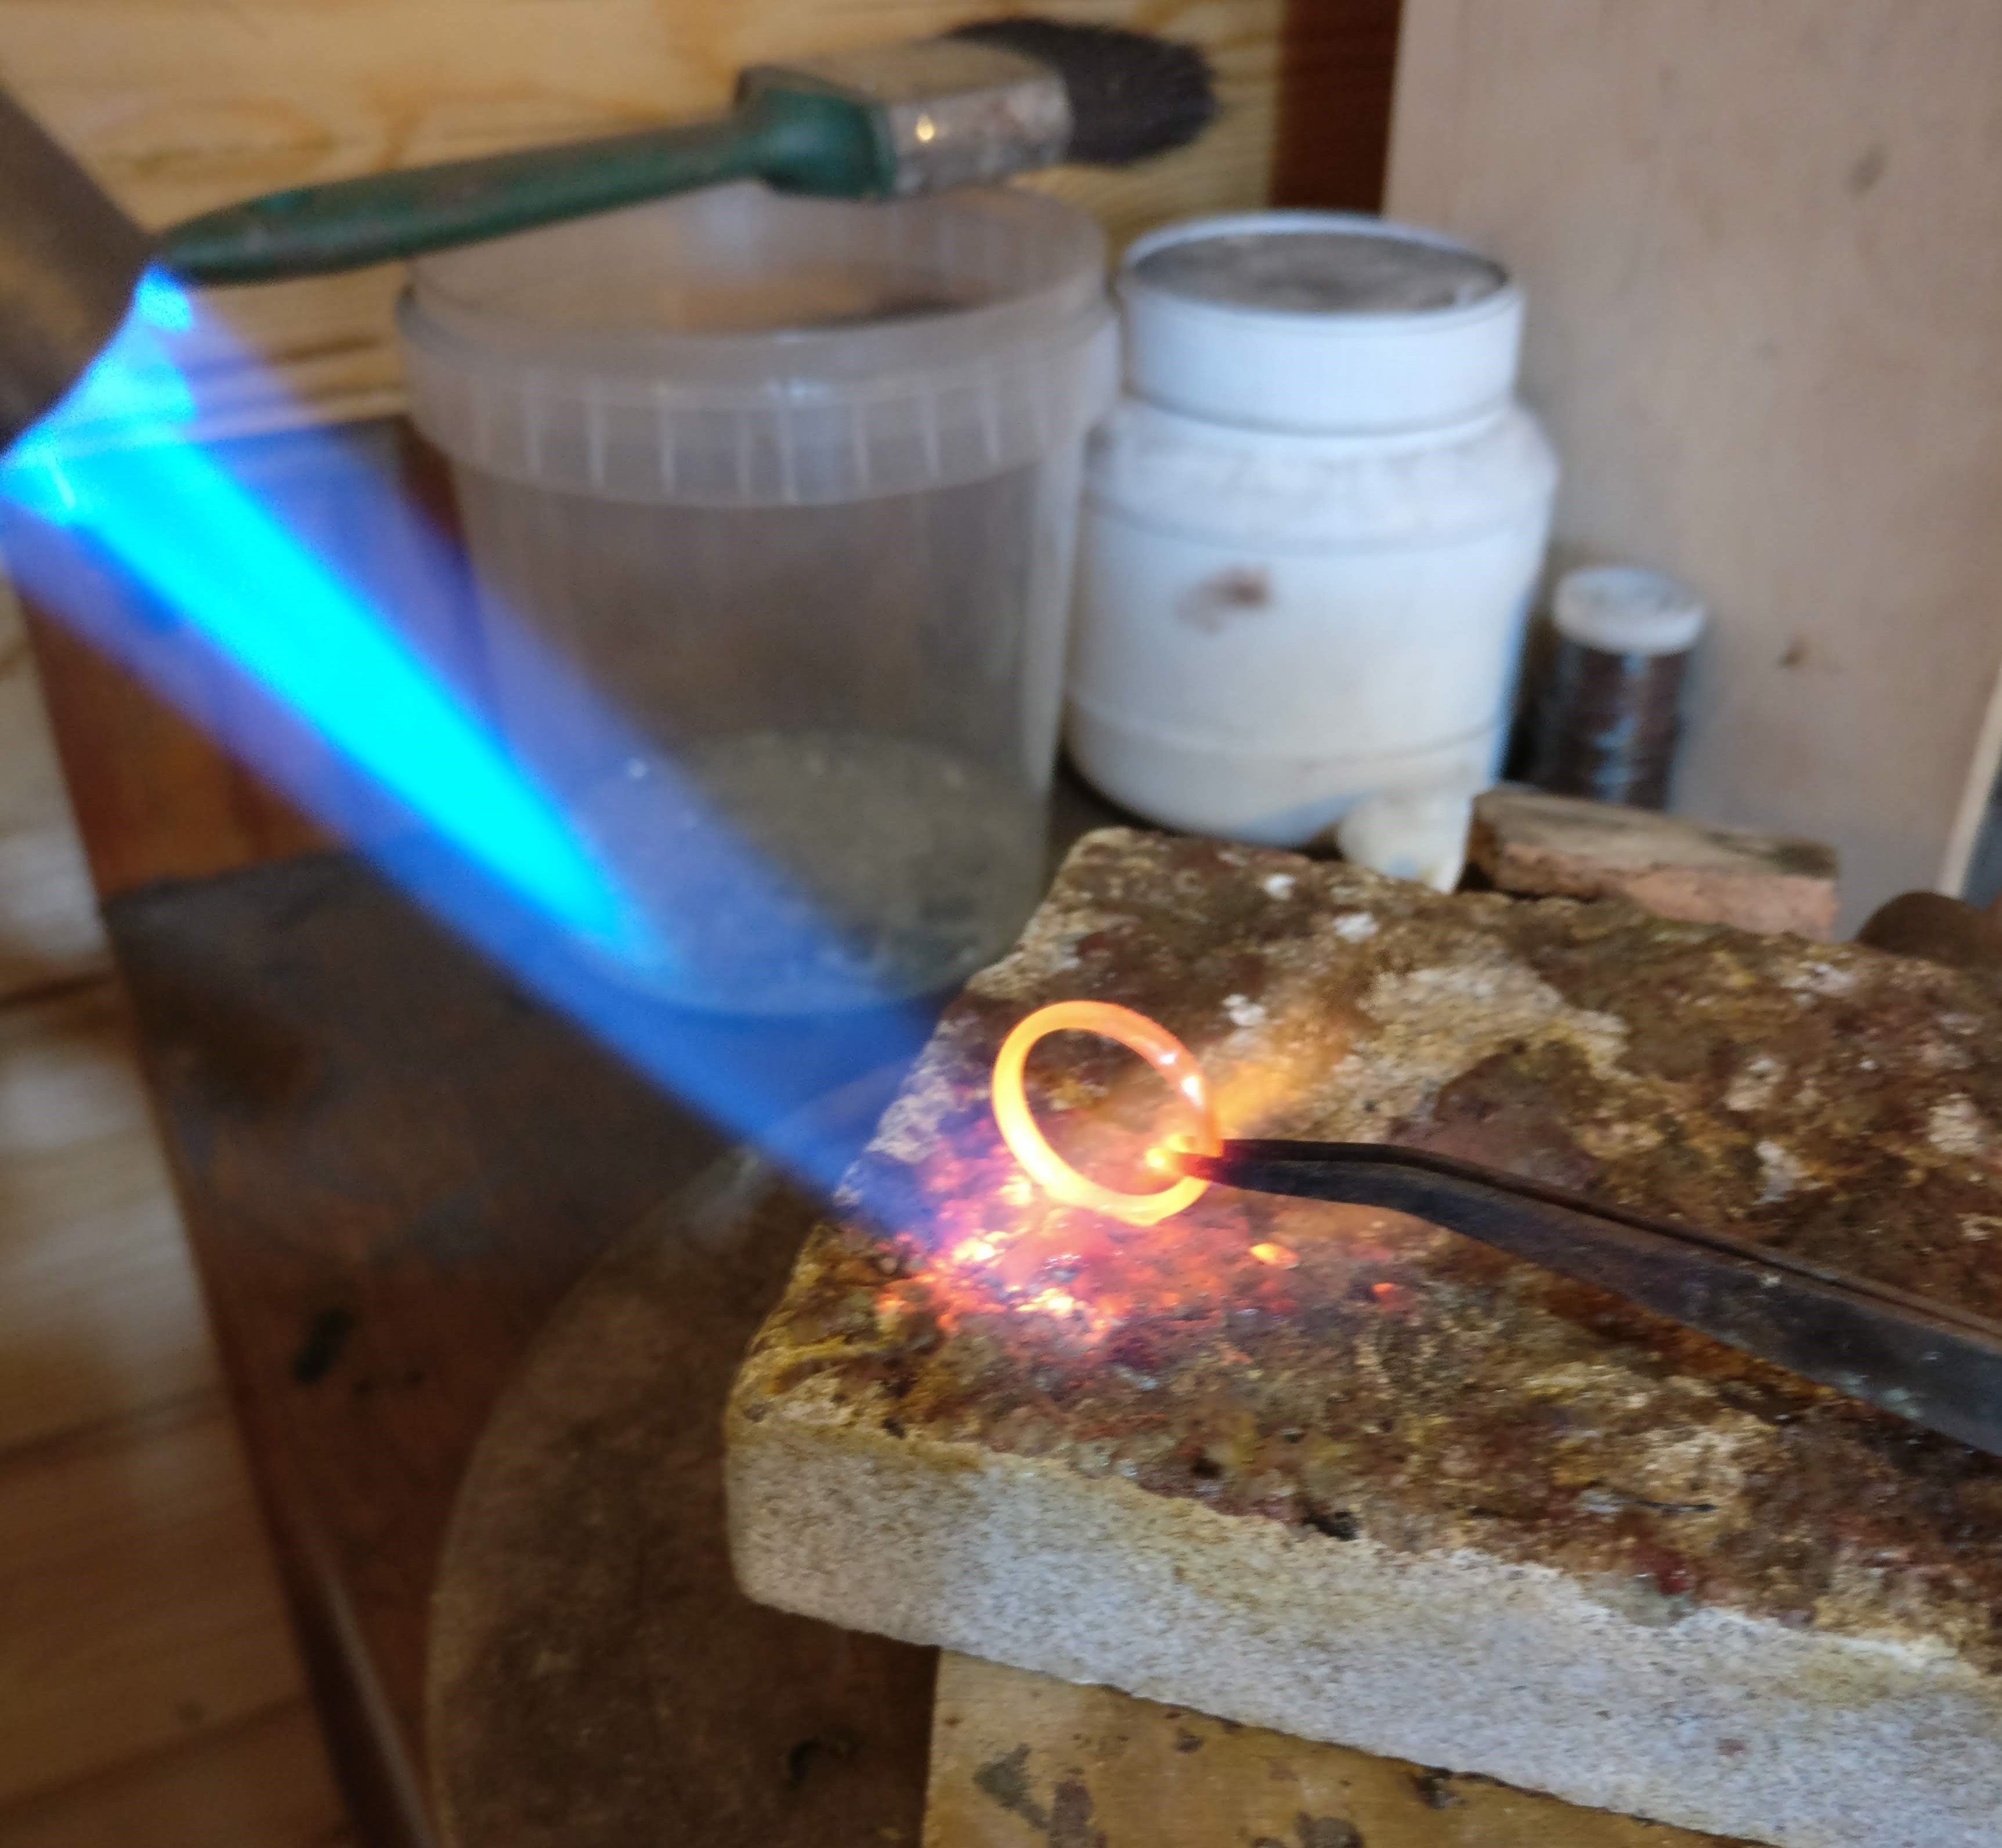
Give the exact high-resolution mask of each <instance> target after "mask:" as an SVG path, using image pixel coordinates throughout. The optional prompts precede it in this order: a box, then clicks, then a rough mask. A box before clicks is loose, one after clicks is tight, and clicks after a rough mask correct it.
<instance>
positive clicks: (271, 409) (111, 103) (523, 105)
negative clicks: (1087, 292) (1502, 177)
mask: <svg viewBox="0 0 2002 1848" xmlns="http://www.w3.org/2000/svg"><path fill="white" fill-rule="evenodd" d="M1345 4H1346V0H1345ZM981 10H982V9H981V8H980V7H979V6H978V5H974V6H972V7H971V8H969V6H968V4H967V0H896V3H895V4H890V3H887V0H774V3H773V4H769V5H760V6H755V7H742V6H738V7H732V6H728V5H718V4H714V3H713V0H692V3H689V4H684V5H666V4H663V3H662V0H588V4H584V3H581V0H423V3H422V4H412V3H411V0H232V4H230V5H227V6H217V5H208V4H204V3H201V0H0V82H5V83H6V84H7V85H9V87H10V88H12V89H13V90H14V91H15V92H16V94H17V95H19V96H20V97H21V98H22V99H23V101H24V102H26V103H27V104H28V105H29V106H30V108H32V109H33V110H36V111H37V113H39V114H40V116H41V117H42V118H43V119H44V120H45V121H46V122H47V124H49V126H50V127H51V128H53V129H54V131H56V132H57V133H58V134H59V135H61V137H62V138H63V139H64V140H65V141H66V142H67V143H68V145H70V146H71V147H72V148H75V150H76V152H78V154H80V155H82V157H83V158H84V159H85V161H86V162H88V163H89V165H90V166H91V167H92V169H94V170H95V171H96V173H97V174H98V175H99V177H100V178H102V179H103V180H104V182H105V183H106V184H107V185H108V186H109V187H110V188H111V190H113V192H114V193H116V194H117V195H118V197H120V199H122V200H124V202H125V203H126V204H127V206H128V207H130V209H131V211H133V212H134V213H135V214H137V215H138V217H139V218H141V220H142V221H145V222H146V223H148V224H152V225H159V224H164V223H168V222H171V221H173V220H174V219H176V218H181V217H183V216H185V215H187V214H189V213H191V212H194V211H201V210H204V209H206V208H208V207H211V206H214V205H218V204H224V203H225V202H227V201H228V200H233V199H236V198H239V197H245V196H247V195H249V194H253V193H258V192H263V191H267V190H270V189H272V188H274V187H281V186H288V185H294V184H299V183H306V182H309V181H313V180H328V179H334V178H339V177H342V176H346V175H348V174H352V173H368V172H372V171H375V170H377V169H382V168H385V167H392V166H409V165H413V164H415V163H417V162H423V161H429V160H439V159H455V158H459V157H462V156H465V155H475V154H481V153H485V152H490V151H491V150H494V149H496V148H512V147H519V146H525V145H532V144H535V143H538V142H543V141H553V140H558V139H562V138H569V137H573V136H580V135H587V134H598V133H603V132H607V131H615V130H619V129H624V128H630V127H635V126H640V125H644V124H647V123H650V122H653V121H657V120H664V119H668V118H671V117H687V116H692V115H696V114H699V113H707V112H710V111H713V110H718V109H720V108H721V107H723V106H725V105H726V104H727V101H728V99H729V96H730V92H731V83H732V81H733V79H734V74H735V72H736V71H738V68H741V66H743V65H747V64H751V63H754V62H756V61H759V59H761V58H772V57H777V56H783V55H786V54H798V53H800V52H804V51H817V50H828V49H833V48H836V47H842V46H847V45H852V44H862V43H868V42H871V41H874V40H883V39H891V40H896V39H903V38H908V37H917V36H919V35H921V34H923V33H925V32H926V31H929V30H936V29H937V28H938V27H940V26H945V25H949V24H951V23H954V22H956V21H957V20H960V19H964V18H966V17H968V14H969V12H973V13H978V12H980V11H981ZM1045 10H1048V11H1049V12H1054V13H1057V14H1060V15H1062V16H1066V17H1069V18H1076V19H1095V20H1100V21H1104V22H1107V23H1121V24H1135V25H1140V26H1146V27H1149V28H1151V29H1157V30H1162V31H1165V32H1169V33H1174V34H1175V35H1176V36H1177V37H1184V38H1188V39H1189V40H1193V41H1195V42H1196V43H1198V44H1202V45H1203V46H1205V47H1206V48H1207V49H1208V50H1209V51H1210V53H1211V54H1212V57H1213V58H1215V61H1216V64H1217V67H1218V69H1219V73H1220V75H1221V77H1222V92H1223V96H1224V99H1225V103H1226V108H1225V112H1224V114H1223V117H1222V120H1221V121H1219V124H1217V126H1216V127H1215V128H1214V129H1213V130H1212V131H1211V133H1210V134H1209V135H1208V136H1207V137H1206V138H1205V139H1204V141H1202V143H1201V144H1200V145H1198V146H1196V147H1194V148H1189V149H1187V150H1185V151H1184V152H1181V153H1178V154H1176V155H1172V156H1170V157H1169V158H1167V159H1163V160H1160V161H1157V162H1151V163H1149V164H1148V165H1147V166H1143V167H1141V168H1138V169H1132V170H1129V171H1127V172H1124V173H1090V172H1086V171H1083V170H1075V171H1066V172H1064V173H1060V174H1058V175H1055V176H1052V177H1050V178H1049V179H1048V180H1045V181H1042V182H1040V183H1043V184H1046V185H1048V187H1050V188H1051V190H1054V191H1056V192H1059V193H1062V194H1065V195H1066V196H1067V197H1072V198H1074V199H1076V200H1078V201H1079V202H1080V203H1081V204H1085V205H1087V206H1089V207H1090V208H1091V209H1092V210H1093V211H1096V212H1097V213H1098V214H1100V215H1101V216H1102V217H1103V218H1104V219H1105V221H1106V222H1107V225H1108V227H1109V228H1111V231H1112V232H1113V234H1114V236H1115V237H1116V238H1118V239H1125V238H1128V237H1130V236H1132V235H1133V234H1134V233H1135V232H1137V231H1139V230H1140V229H1141V228H1143V227H1144V226H1146V225H1148V224H1149V223H1152V222H1153V221H1156V220H1158V219H1160V218H1168V217H1173V216H1175V215H1177V214H1182V213H1186V212H1192V211H1209V210H1218V209H1226V208H1231V207H1243V206H1250V205H1255V204H1259V203H1261V202H1262V201H1263V200H1264V198H1265V197H1266V193H1267V189H1268V180H1269V176H1270V172H1271V159H1272V147H1273V139H1274V134H1275V115H1276V109H1277V96H1278V66H1279V43H1280V37H1281V30H1282V15H1283V11H1284V0H1203V3H1202V4H1199V5H1188V4H1179V3H1177V0H1058V3H1057V4H1055V5H1051V6H1049V7H1048V8H1047V9H1045ZM1379 10H1380V9H1379ZM1337 26H1339V22H1337ZM1310 36H1313V35H1310ZM400 281H401V270H400V267H389V268H385V269H379V270H369V271H364V272H361V273H359V274H354V275H351V276H348V277H335V278H331V279H327V280H323V281H310V282H302V283H296V284H282V285H277V286H274V287H268V288H258V289H249V290H236V291H218V292H217V293H216V294H215V295H214V297H213V298H212V301H213V304H214V306H215V309H217V311H218V313H219V315H220V316H221V319H222V320H223V321H224V323H225V324H226V325H227V326H228V327H229V328H230V329H231V330H233V332H234V333H235V336H239V337H240V338H241V339H242V340H243V341H245V342H246V343H248V345H249V347H250V348H251V349H252V350H253V351H254V352H256V353H257V354H260V355H261V356H263V358H265V359H266V360H267V361H270V362H273V363H274V364H275V366H276V368H277V372H276V375H275V376H272V375H267V374H264V373H263V372H262V371H260V370H258V369H255V368H243V367H241V366H235V365H232V364H230V363H228V361H227V360H226V359H224V358H221V357H218V359H217V360H216V361H215V364H214V365H213V366H212V367H211V368H210V369H208V371H206V372H205V373H204V376H203V378H202V381H201V382H202V385H203V390H204V403H208V405H210V406H211V410H212V413H213V424H212V427H214V428H215V429H217V430H218V431H231V432H241V431H253V430H261V429H270V428H274V427H286V426H288V425H291V424H296V423H299V422H302V421H312V420H317V421H329V420H345V419H351V418H358V417H371V416H375V415H378V414H381V413H385V412H388V411H392V410H395V409H396V408H397V406H399V403H401V397H402V393H401V389H400V386H399V381H398V377H397V368H396V354H395V350H394V347H393V344H392V341H391V340H390V337H389V309H390V305H391V304H392V301H393V300H394V298H395V295H396V291H397V289H398V288H399V285H400Z"/></svg>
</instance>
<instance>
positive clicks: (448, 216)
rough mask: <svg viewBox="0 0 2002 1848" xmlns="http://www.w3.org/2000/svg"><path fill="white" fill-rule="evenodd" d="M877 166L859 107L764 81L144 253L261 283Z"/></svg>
mask: <svg viewBox="0 0 2002 1848" xmlns="http://www.w3.org/2000/svg"><path fill="white" fill-rule="evenodd" d="M888 167H889V156H888V153H887V152H886V151H885V149H884V147H883V145H882V142H881V137H880V135H879V134H878V132H877V123H876V121H875V120H874V112H872V111H871V110H869V109H867V108H866V107H862V106H857V105H856V103H853V102H852V101H849V100H847V99H843V98H839V97H835V96H814V95H812V94H811V93H804V92H797V91H787V90H767V91H765V92H761V93H760V94H759V95H757V96H753V97H752V98H750V99H748V101H746V102H745V103H744V104H743V105H742V106H741V107H740V108H738V110H737V111H736V112H735V113H734V114H732V115H729V116H726V117H723V118H722V119H720V120H717V121H711V122H697V123H692V124H686V125H685V126H682V127H672V128H657V129H647V130H644V131H640V132H639V133H637V134H621V135H611V136H607V137H605V138H602V139H599V140H595V141H574V142H571V143H570V144H568V145H566V146H563V147H556V148H531V149H528V150H525V151H524V152H520V153H515V154H496V155H489V156H487V158H485V159H480V160H461V161H452V162H448V163H446V164H445V165H443V166H431V167H413V168H409V169H405V170H404V171H403V172H400V173H371V174H368V175H367V176H364V177H362V178H361V179H358V180H337V181H334V182H333V183H330V184H329V185H326V186H308V187H294V188H292V189H291V190H289V191H287V192H282V193H270V194H266V195H265V196H264V197H263V198H261V199H252V200H246V201H245V202H244V203H243V204H240V205H232V206H225V207H223V208H222V209H221V211H212V212H207V213H204V214H202V216H201V217H200V218H190V219H188V220H187V221H186V222H185V223H183V224H180V225H176V226H174V227H173V228H172V229H171V230H169V231H167V232H165V233H163V234H162V237H161V239H160V248H159V255H158V260H159V262H160V263H162V264H163V265H164V266H165V267H166V268H167V269H168V270H171V271H172V272H173V274H175V275H176V276H179V277H181V278H183V280H184V281H189V282H197V283H235V282H270V281H277V280H278V279H279V278H281V277H288V276H316V275H324V274H327V273H329V272H330V271H333V270H354V269H359V268H361V267H363V266H364V265H365V264H368V263H387V262H389V261H391V260H394V259H396V258H399V257H407V256H419V255H421V254H422V253H424V252H426V251H430V250H442V249H449V248H450V247H451V246H453V245H455V244H469V243H473V242H477V241H479V240H480V239H484V238H493V237H502V236H505V235H507V234H508V233H509V232H517V231H527V230H530V229H532V228H534V227H535V226H536V225H549V224H553V223H556V222H557V221H559V220H561V219H564V218H581V217H583V216H584V215H585V214H588V213H591V212H600V211H611V210H612V209H613V208H614V207H618V206H622V205H635V204H640V202H641V201H643V200H648V199H658V198H662V197H665V196H667V195H668V194H673V193H687V192H694V191H696V190H698V189H699V188H701V187H710V186H717V185H720V184H721V183H723V182H724V181H726V180H769V181H770V182H772V183H773V184H775V185H778V186H781V187H785V188H787V190H790V191H795V192H808V193H818V194H827V195H832V196H834V197H842V198H870V197H876V196H877V195H879V194H882V193H884V192H885V191H887V190H888V187H889V171H888Z"/></svg>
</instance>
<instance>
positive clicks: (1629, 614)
mask: <svg viewBox="0 0 2002 1848" xmlns="http://www.w3.org/2000/svg"><path fill="white" fill-rule="evenodd" d="M1708 613H1709V612H1707V610H1706V609H1705V608H1704V604H1703V599H1702V598H1700V597H1699V596H1698V595H1697V594H1696V592H1695V591H1693V590H1691V589H1690V588H1689V586H1688V585H1687V584H1684V583H1683V582H1682V581H1680V580H1679V579H1677V578H1673V577H1669V574H1667V573H1666V572H1665V571H1650V570H1647V569H1646V568H1645V567H1643V566H1640V565H1588V566H1586V567H1584V568H1583V569H1582V570H1576V571H1567V572H1566V573H1565V574H1564V576H1563V577H1561V578H1559V579H1558V580H1557V592H1556V594H1555V595H1554V597H1553V598H1551V600H1550V615H1551V618H1552V619H1553V620H1554V622H1556V624H1557V633H1559V634H1561V635H1564V636H1569V637H1570V638H1571V640H1573V641H1575V642H1582V643H1584V645H1585V647H1588V648H1597V649H1599V650H1602V651H1603V652H1604V653H1606V654H1681V653H1683V650H1685V649H1689V648H1693V647H1695V646H1696V640H1697V636H1699V635H1700V634H1701V633H1703V625H1704V618H1705V616H1706V615H1707V614H1708Z"/></svg>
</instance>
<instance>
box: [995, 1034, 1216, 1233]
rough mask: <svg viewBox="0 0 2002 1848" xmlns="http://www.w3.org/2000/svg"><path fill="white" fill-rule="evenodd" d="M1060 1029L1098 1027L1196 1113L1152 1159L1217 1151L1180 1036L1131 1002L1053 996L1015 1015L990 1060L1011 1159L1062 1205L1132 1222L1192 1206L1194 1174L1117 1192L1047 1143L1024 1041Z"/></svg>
mask: <svg viewBox="0 0 2002 1848" xmlns="http://www.w3.org/2000/svg"><path fill="white" fill-rule="evenodd" d="M1066 1031H1068V1032H1074V1033H1095V1034H1100V1035H1101V1036H1103V1037H1104V1038H1106V1039H1108V1040H1117V1041H1118V1042H1119V1044H1121V1045H1122V1046H1124V1047H1125V1048H1127V1050H1128V1051H1132V1052H1137V1053H1138V1054H1139V1055H1140V1056H1141V1058H1144V1059H1145V1060H1146V1062H1147V1063H1148V1064H1149V1065H1152V1066H1153V1068H1154V1069H1155V1070H1156V1072H1160V1075H1161V1076H1163V1078H1165V1079H1167V1081H1168V1083H1170V1085H1172V1086H1174V1091H1175V1095H1176V1096H1177V1097H1179V1098H1181V1100H1182V1101H1183V1103H1184V1104H1187V1105H1188V1107H1190V1108H1191V1110H1193V1111H1195V1114H1196V1117H1197V1119H1198V1129H1197V1132H1196V1134H1195V1136H1194V1137H1193V1138H1188V1137H1181V1138H1174V1139H1173V1140H1172V1141H1170V1142H1169V1143H1167V1144H1166V1145H1163V1148H1162V1149H1156V1150H1155V1151H1153V1156H1161V1155H1164V1154H1165V1153H1166V1152H1167V1150H1168V1149H1180V1150H1184V1151H1188V1152H1194V1153H1197V1154H1202V1155H1217V1154H1220V1153H1221V1152H1222V1148H1223V1143H1222V1138H1221V1137H1219V1135H1218V1134H1217V1129H1216V1114H1215V1111H1214V1109H1213V1108H1212V1106H1211V1104H1210V1100H1209V1085H1208V1083H1206V1082H1205V1079H1204V1078H1203V1075H1202V1067H1201V1066H1200V1065H1198V1064H1197V1063H1196V1062H1195V1057H1194V1055H1192V1054H1191V1052H1190V1051H1189V1049H1188V1048H1187V1047H1186V1046H1184V1044H1182V1043H1181V1041H1180V1040H1178V1039H1177V1038H1176V1037H1175V1036H1174V1034H1171V1033H1170V1032H1169V1031H1168V1030H1167V1028H1166V1027H1160V1026H1157V1025H1156V1024H1155V1023H1154V1022H1153V1021H1152V1020H1149V1019H1148V1018H1147V1016H1146V1015H1145V1014H1136V1013H1134V1011H1133V1010H1132V1009H1131V1008H1130V1007H1121V1006H1117V1005H1116V1004H1115V1003H1114V1002H1110V1001H1059V1002H1055V1003H1054V1004H1053V1005H1052V1006H1048V1007H1044V1008H1038V1009H1037V1010H1036V1012H1035V1013H1032V1014H1031V1015H1030V1016H1028V1017H1027V1019H1026V1020H1021V1021H1019V1022H1017V1024H1016V1027H1015V1030H1013V1032H1012V1033H1010V1034H1009V1035H1008V1037H1007V1038H1006V1039H1005V1040H1003V1041H1002V1042H1001V1051H1000V1053H999V1056H997V1057H996V1059H995V1061H994V1120H995V1121H996V1123H998V1124H999V1125H1000V1126H1001V1135H1002V1139H1003V1141H1004V1142H1006V1143H1007V1145H1008V1146H1009V1148H1010V1150H1012V1151H1013V1154H1014V1156H1015V1159H1016V1160H1017V1161H1018V1162H1020V1163H1021V1164H1022V1166H1024V1168H1026V1169H1027V1170H1028V1171H1029V1173H1031V1175H1032V1176H1033V1177H1034V1178H1035V1179H1036V1180H1038V1181H1040V1182H1041V1184H1042V1186H1043V1188H1044V1191H1045V1192H1047V1193H1048V1194H1051V1195H1052V1197H1053V1198H1056V1199H1058V1200H1061V1201H1063V1202H1064V1204H1065V1205H1067V1206H1088V1207H1090V1208H1093V1209H1094V1210H1095V1211H1097V1212H1101V1213H1110V1214H1111V1215H1113V1216H1114V1218H1116V1219H1125V1220H1128V1221H1129V1222H1131V1223H1132V1224H1133V1225H1135V1226H1153V1225H1155V1224H1157V1223H1158V1222H1160V1221H1161V1220H1163V1219H1167V1217H1168V1216H1169V1215H1170V1214H1171V1213H1178V1212H1181V1210H1182V1208H1184V1207H1185V1206H1189V1205H1193V1204H1194V1203H1195V1201H1198V1200H1199V1199H1200V1198H1202V1194H1203V1193H1204V1191H1205V1189H1206V1188H1207V1187H1209V1182H1208V1181H1206V1180H1200V1179H1198V1177H1195V1175H1184V1177H1182V1178H1181V1180H1177V1182H1175V1183H1174V1185H1173V1186H1171V1187H1163V1188H1160V1189H1159V1190H1158V1191H1156V1192H1154V1193H1151V1194H1126V1193H1121V1191H1119V1190H1118V1188H1116V1187H1103V1186H1101V1185H1100V1184H1099V1183H1098V1182H1097V1181H1095V1180H1092V1179H1091V1178H1090V1176H1088V1175H1084V1174H1080V1173H1079V1172H1078V1171H1077V1170H1076V1169H1075V1168H1073V1167H1072V1166H1071V1165H1070V1163H1069V1162H1067V1161H1066V1160H1065V1159H1064V1158H1063V1157H1062V1156H1061V1155H1059V1154H1058V1153H1057V1152H1056V1151H1055V1149H1052V1147H1051V1146H1050V1145H1049V1143H1048V1141H1047V1140H1046V1139H1045V1137H1044V1135H1043V1132H1042V1131H1041V1128H1039V1127H1038V1125H1037V1122H1036V1119H1035V1116H1034V1113H1033V1112H1032V1111H1031V1110H1030V1108H1029V1097H1028V1093H1027V1090H1026V1089H1025V1088H1024V1082H1023V1075H1024V1071H1025V1069H1026V1068H1027V1065H1028V1060H1029V1048H1031V1047H1032V1046H1034V1044H1035V1043H1036V1042H1037V1041H1038V1040H1040V1039H1041V1038H1042V1037H1044V1035H1045V1034H1052V1033H1063V1032H1066ZM1153 1156H1150V1158H1149V1159H1153Z"/></svg>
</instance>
